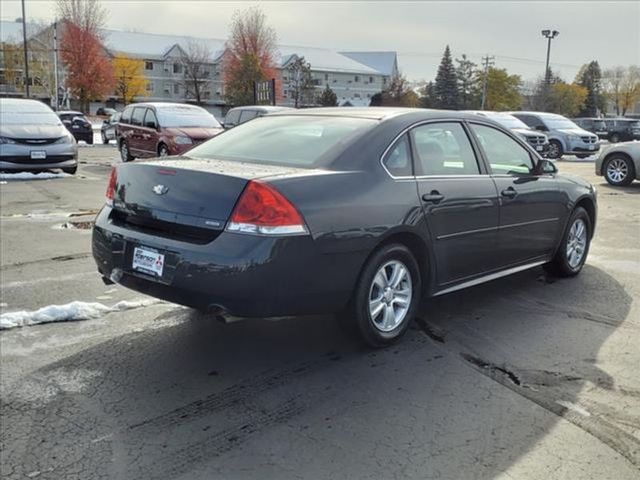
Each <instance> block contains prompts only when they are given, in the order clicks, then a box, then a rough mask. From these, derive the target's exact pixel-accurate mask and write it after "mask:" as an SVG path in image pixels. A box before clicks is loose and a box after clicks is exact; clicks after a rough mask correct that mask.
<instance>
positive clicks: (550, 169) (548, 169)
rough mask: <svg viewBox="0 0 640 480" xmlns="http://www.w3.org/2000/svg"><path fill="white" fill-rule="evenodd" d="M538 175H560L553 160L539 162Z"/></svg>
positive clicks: (544, 159)
mask: <svg viewBox="0 0 640 480" xmlns="http://www.w3.org/2000/svg"><path fill="white" fill-rule="evenodd" d="M537 170H538V173H541V174H545V173H558V167H556V164H555V163H553V162H552V161H551V160H547V159H546V158H543V159H541V160H540V161H539V162H538V169H537Z"/></svg>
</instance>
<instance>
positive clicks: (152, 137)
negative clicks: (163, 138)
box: [140, 108, 160, 157]
mask: <svg viewBox="0 0 640 480" xmlns="http://www.w3.org/2000/svg"><path fill="white" fill-rule="evenodd" d="M140 134H141V136H142V139H141V148H142V149H143V150H144V151H145V155H150V156H152V157H155V156H156V155H159V152H158V140H159V137H160V136H159V135H158V119H157V118H156V114H155V112H154V111H153V109H151V108H147V113H146V114H145V116H144V122H143V125H142V128H141V129H140Z"/></svg>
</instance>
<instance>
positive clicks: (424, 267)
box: [362, 232, 431, 292]
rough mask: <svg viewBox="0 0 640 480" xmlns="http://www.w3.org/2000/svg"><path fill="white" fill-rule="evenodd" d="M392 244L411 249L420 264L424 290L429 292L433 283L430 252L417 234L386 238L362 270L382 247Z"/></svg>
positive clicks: (399, 234)
mask: <svg viewBox="0 0 640 480" xmlns="http://www.w3.org/2000/svg"><path fill="white" fill-rule="evenodd" d="M392 243H399V244H401V245H404V246H405V247H407V248H408V249H409V251H410V252H411V254H412V255H413V257H414V258H415V259H416V262H417V263H418V268H419V269H420V277H421V278H422V289H423V291H424V292H427V288H428V285H429V284H430V283H431V278H430V277H429V268H428V266H429V251H428V247H427V245H426V244H425V242H424V240H422V238H420V236H419V235H417V234H415V233H410V232H398V233H394V234H392V235H390V236H389V237H387V238H385V239H384V240H383V241H382V242H380V243H379V244H378V245H377V246H376V248H375V249H373V251H372V252H371V253H370V254H369V256H368V257H367V259H366V261H365V262H364V264H363V266H362V268H364V266H365V265H366V264H367V262H368V261H369V259H370V258H371V256H372V255H373V254H374V253H375V252H377V251H378V250H380V249H381V248H382V247H384V246H386V245H390V244H392Z"/></svg>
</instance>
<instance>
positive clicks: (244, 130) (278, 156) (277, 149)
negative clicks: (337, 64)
mask: <svg viewBox="0 0 640 480" xmlns="http://www.w3.org/2000/svg"><path fill="white" fill-rule="evenodd" d="M376 124H377V121H375V120H371V119H365V118H347V117H329V116H311V115H309V116H307V115H287V116H265V117H261V118H256V119H255V120H252V121H250V122H247V123H243V124H242V125H240V126H238V127H236V128H234V129H232V130H228V131H226V132H225V133H223V134H222V135H218V136H217V137H214V138H212V139H211V140H209V141H207V142H206V143H203V144H202V145H200V146H198V147H196V148H194V149H193V150H190V151H189V156H190V157H197V158H219V159H223V160H240V161H247V162H253V163H260V164H274V165H291V166H296V167H312V166H316V165H318V164H319V163H321V161H322V159H323V158H326V157H327V156H328V157H331V154H332V153H333V152H337V151H339V150H340V149H342V148H344V147H345V146H346V145H347V144H348V143H349V142H350V141H352V140H353V139H354V138H356V137H357V136H358V135H360V134H362V133H363V132H365V131H367V130H369V129H371V128H372V127H373V126H375V125H376Z"/></svg>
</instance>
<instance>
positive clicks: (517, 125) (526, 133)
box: [468, 110, 549, 157]
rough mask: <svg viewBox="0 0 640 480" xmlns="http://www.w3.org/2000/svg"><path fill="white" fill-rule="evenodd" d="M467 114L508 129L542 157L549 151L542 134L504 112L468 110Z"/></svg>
mask: <svg viewBox="0 0 640 480" xmlns="http://www.w3.org/2000/svg"><path fill="white" fill-rule="evenodd" d="M468 112H469V113H473V114H475V115H480V116H483V117H487V118H490V119H491V120H493V121H495V122H498V123H499V124H500V125H502V126H503V127H504V128H508V129H509V130H511V131H512V132H513V133H515V134H516V135H518V136H519V137H520V138H522V139H523V140H524V141H525V142H527V143H528V144H529V145H531V147H532V148H533V149H534V150H535V151H536V152H538V153H539V154H540V155H542V156H543V157H544V156H546V155H547V152H548V151H549V139H548V138H547V136H546V135H545V134H544V133H541V132H537V131H535V130H533V129H532V128H529V127H528V126H527V125H526V124H525V123H524V122H522V120H518V119H517V118H516V117H514V116H513V115H511V114H509V113H504V112H492V111H487V110H469V111H468Z"/></svg>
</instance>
